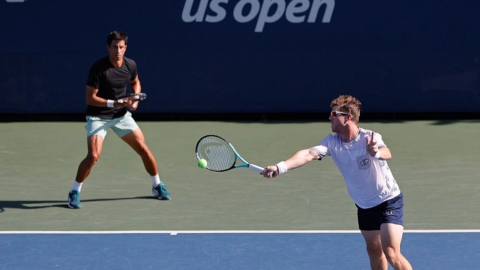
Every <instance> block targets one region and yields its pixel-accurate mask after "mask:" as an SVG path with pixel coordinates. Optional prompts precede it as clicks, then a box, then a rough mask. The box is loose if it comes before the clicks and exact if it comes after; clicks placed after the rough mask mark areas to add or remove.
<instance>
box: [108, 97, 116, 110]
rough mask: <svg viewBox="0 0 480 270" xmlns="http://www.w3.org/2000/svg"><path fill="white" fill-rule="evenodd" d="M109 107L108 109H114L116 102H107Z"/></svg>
mask: <svg viewBox="0 0 480 270" xmlns="http://www.w3.org/2000/svg"><path fill="white" fill-rule="evenodd" d="M107 107H108V108H113V107H115V101H113V100H111V99H108V100H107Z"/></svg>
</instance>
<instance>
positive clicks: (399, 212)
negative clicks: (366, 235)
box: [357, 193, 403, 231]
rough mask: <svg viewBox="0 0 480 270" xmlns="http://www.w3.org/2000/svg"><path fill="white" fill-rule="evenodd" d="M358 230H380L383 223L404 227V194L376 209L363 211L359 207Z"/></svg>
mask: <svg viewBox="0 0 480 270" xmlns="http://www.w3.org/2000/svg"><path fill="white" fill-rule="evenodd" d="M357 209H358V210H357V216H358V228H359V229H360V230H362V231H377V230H380V225H382V224H383V223H393V224H399V225H402V226H403V194H402V193H400V194H399V195H398V196H397V197H395V198H393V199H390V200H388V201H385V202H383V203H381V204H379V205H377V206H375V207H372V208H368V209H362V208H360V207H358V205H357Z"/></svg>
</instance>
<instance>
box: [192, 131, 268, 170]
mask: <svg viewBox="0 0 480 270" xmlns="http://www.w3.org/2000/svg"><path fill="white" fill-rule="evenodd" d="M195 155H196V156H197V159H198V160H200V159H205V160H206V161H207V167H206V169H209V170H210V171H214V172H225V171H228V170H231V169H235V168H249V169H251V170H254V171H256V172H263V168H262V167H259V166H257V165H254V164H250V163H248V162H247V161H246V160H245V159H243V158H242V157H241V156H240V155H239V154H238V153H237V151H236V150H235V148H234V147H233V145H232V144H231V143H229V142H227V140H225V139H224V138H222V137H220V136H217V135H207V136H203V137H202V138H200V140H199V141H198V142H197V146H196V147H195ZM237 158H238V159H240V161H242V162H243V163H244V164H240V165H235V163H236V162H237Z"/></svg>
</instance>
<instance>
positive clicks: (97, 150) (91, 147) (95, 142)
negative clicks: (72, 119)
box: [68, 135, 103, 209]
mask: <svg viewBox="0 0 480 270" xmlns="http://www.w3.org/2000/svg"><path fill="white" fill-rule="evenodd" d="M87 145H88V153H87V156H86V157H85V159H83V160H82V162H80V165H78V170H77V176H76V178H75V182H74V183H73V187H72V189H71V190H70V192H69V193H68V207H69V208H74V209H80V208H82V204H81V203H80V191H81V189H82V185H83V181H85V179H86V178H87V176H88V175H89V174H90V171H91V170H92V168H93V165H95V163H96V162H97V161H98V159H99V158H100V154H101V153H102V146H103V137H101V136H97V135H92V136H90V137H87Z"/></svg>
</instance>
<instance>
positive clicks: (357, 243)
mask: <svg viewBox="0 0 480 270" xmlns="http://www.w3.org/2000/svg"><path fill="white" fill-rule="evenodd" d="M402 248H403V253H404V255H405V256H406V257H407V258H408V259H409V260H410V262H411V264H412V266H413V267H414V269H423V270H429V269H431V270H439V269H455V270H459V269H478V267H479V266H480V231H430V232H427V231H425V232H420V231H416V232H415V231H414V232H408V231H407V232H406V233H405V235H404V241H403V246H402ZM0 250H1V253H0V269H116V270H119V269H199V270H203V269H285V270H287V269H288V270H291V269H336V270H338V269H370V267H369V262H368V259H367V255H366V252H364V250H365V249H364V242H363V239H362V236H361V234H360V233H358V232H355V231H343V232H342V231H303V232H302V231H291V232H289V231H244V232H239V231H232V232H229V231H203V232H202V231H184V232H166V231H160V232H135V231H132V232H58V233H57V232H53V233H52V232H30V233H25V232H18V233H15V232H8V233H6V232H4V233H2V234H0Z"/></svg>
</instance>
